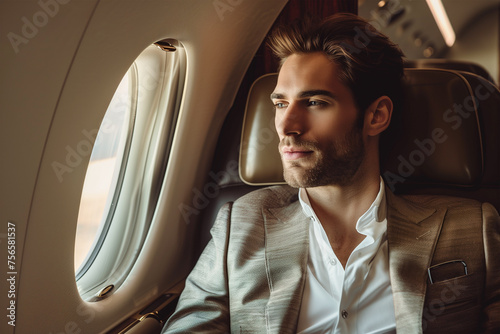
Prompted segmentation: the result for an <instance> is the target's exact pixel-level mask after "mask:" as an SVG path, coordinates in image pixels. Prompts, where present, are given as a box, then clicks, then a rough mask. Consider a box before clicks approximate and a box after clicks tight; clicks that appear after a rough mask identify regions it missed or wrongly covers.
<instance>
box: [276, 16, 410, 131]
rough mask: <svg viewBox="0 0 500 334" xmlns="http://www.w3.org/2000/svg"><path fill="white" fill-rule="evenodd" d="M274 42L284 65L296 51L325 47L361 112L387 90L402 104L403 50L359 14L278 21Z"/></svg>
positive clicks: (394, 101)
mask: <svg viewBox="0 0 500 334" xmlns="http://www.w3.org/2000/svg"><path fill="white" fill-rule="evenodd" d="M268 45H269V47H270V48H271V50H272V51H273V52H274V54H275V55H276V56H277V57H278V58H280V60H281V64H283V63H284V61H285V60H286V59H287V58H288V57H289V56H291V55H292V54H304V53H313V52H323V53H324V54H325V55H326V56H327V57H328V58H329V59H330V60H332V61H334V62H335V63H336V64H338V65H339V68H340V73H341V74H340V80H341V82H342V83H344V84H345V85H346V86H347V87H349V88H350V89H351V92H352V94H353V96H354V99H355V101H356V105H357V107H358V108H359V110H360V114H361V115H363V114H364V111H365V110H366V109H367V108H368V106H369V105H370V104H371V103H372V102H373V101H375V100H376V99H377V98H379V97H380V96H384V95H386V96H388V97H389V98H390V99H391V100H392V101H393V104H394V109H396V110H397V109H399V105H400V103H401V99H402V98H401V95H402V93H401V89H402V88H401V79H402V77H403V53H402V51H401V50H400V49H399V47H398V46H397V45H396V44H394V43H393V42H391V41H390V40H389V38H388V37H387V36H385V35H383V34H382V33H380V32H378V31H377V30H376V29H375V28H374V27H373V26H372V25H371V24H369V23H368V22H367V21H365V20H364V19H362V18H360V17H358V16H357V15H354V14H348V13H339V14H335V15H332V16H330V17H328V18H326V19H324V20H322V21H319V20H314V19H312V18H306V19H304V20H301V21H296V22H294V23H293V24H291V25H281V26H278V27H277V28H275V29H274V30H273V32H272V33H271V35H270V37H269V40H268ZM361 115H360V116H361ZM362 120H363V117H361V122H362Z"/></svg>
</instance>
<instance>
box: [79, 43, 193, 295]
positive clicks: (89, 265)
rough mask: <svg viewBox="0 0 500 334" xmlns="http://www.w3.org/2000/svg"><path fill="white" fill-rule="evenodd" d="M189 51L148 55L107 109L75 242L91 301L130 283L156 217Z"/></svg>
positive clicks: (166, 46) (168, 49)
mask: <svg viewBox="0 0 500 334" xmlns="http://www.w3.org/2000/svg"><path fill="white" fill-rule="evenodd" d="M185 75H186V54H185V50H184V47H183V46H182V44H181V43H179V42H177V41H175V40H172V39H168V40H162V41H159V42H157V43H155V44H154V45H150V46H148V47H147V48H146V49H145V50H143V51H142V52H141V53H140V54H139V55H138V57H137V58H136V59H135V61H134V62H133V64H132V66H131V67H130V69H129V72H128V73H127V75H125V78H124V79H123V81H122V83H121V84H120V86H119V88H118V89H117V90H116V93H115V95H114V97H113V99H112V100H111V103H110V104H109V106H108V110H107V112H106V115H105V117H104V119H103V121H102V124H101V126H100V129H99V131H97V130H96V131H95V134H94V135H95V136H96V137H97V138H96V142H95V145H94V148H93V153H92V156H91V159H90V162H89V166H88V170H87V176H86V179H85V182H84V185H83V192H82V198H81V204H80V212H79V219H78V225H77V239H76V242H75V271H76V275H75V276H76V282H77V286H78V290H79V292H80V295H81V296H82V298H83V299H87V300H90V299H91V298H93V296H94V295H95V294H96V293H98V292H99V291H100V290H101V289H102V288H105V287H106V286H109V285H113V286H114V287H115V288H119V286H120V285H121V284H122V283H123V282H124V281H125V280H126V279H127V277H128V274H129V273H130V271H131V270H132V268H133V266H134V263H135V261H136V259H137V258H138V256H139V254H140V252H141V250H142V247H143V245H144V243H145V242H146V237H147V235H148V232H149V228H150V226H151V223H152V221H153V217H154V216H155V211H156V205H157V202H158V198H159V196H160V192H161V190H162V184H163V181H164V174H165V171H166V169H167V164H168V161H169V154H170V148H171V145H172V142H173V139H174V135H175V129H176V126H177V118H178V115H179V110H180V106H181V102H182V96H183V91H184V78H185Z"/></svg>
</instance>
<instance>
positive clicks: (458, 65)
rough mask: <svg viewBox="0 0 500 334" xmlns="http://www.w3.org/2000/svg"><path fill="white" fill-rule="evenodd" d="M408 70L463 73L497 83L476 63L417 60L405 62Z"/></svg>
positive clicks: (447, 60)
mask: <svg viewBox="0 0 500 334" xmlns="http://www.w3.org/2000/svg"><path fill="white" fill-rule="evenodd" d="M405 67H407V68H440V69H447V70H454V71H463V72H469V73H474V74H477V75H479V76H480V77H483V78H484V79H486V80H488V81H491V82H493V83H494V82H495V80H494V79H493V77H492V76H491V75H490V74H489V73H488V71H486V69H485V68H484V67H483V66H481V65H479V64H476V63H471V62H467V61H460V60H449V59H416V60H407V61H405Z"/></svg>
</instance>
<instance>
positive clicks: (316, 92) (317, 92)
mask: <svg viewBox="0 0 500 334" xmlns="http://www.w3.org/2000/svg"><path fill="white" fill-rule="evenodd" d="M318 95H323V96H328V97H331V98H332V99H336V98H337V97H336V96H335V95H334V94H333V93H332V92H330V91H327V90H323V89H313V90H306V91H303V92H300V93H299V96H298V97H299V98H304V97H311V96H318ZM284 98H285V95H284V94H280V93H272V94H271V100H273V99H284Z"/></svg>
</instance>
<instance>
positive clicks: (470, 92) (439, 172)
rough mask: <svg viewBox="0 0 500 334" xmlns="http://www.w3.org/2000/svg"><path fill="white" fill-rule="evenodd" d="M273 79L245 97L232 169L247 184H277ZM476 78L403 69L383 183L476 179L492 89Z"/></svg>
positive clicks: (473, 182) (385, 147)
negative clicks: (401, 101)
mask: <svg viewBox="0 0 500 334" xmlns="http://www.w3.org/2000/svg"><path fill="white" fill-rule="evenodd" d="M276 80H277V74H268V75H265V76H262V77H260V78H259V79H257V80H256V81H255V82H254V84H253V86H252V87H251V89H250V92H249V96H248V100H247V106H246V111H245V118H244V122H243V131H242V138H241V147H240V164H239V168H240V177H241V179H242V180H243V182H245V183H247V184H250V185H270V184H280V183H284V179H283V169H282V164H281V159H280V155H279V152H278V143H279V140H278V136H277V134H276V131H275V126H274V108H273V105H272V102H271V100H270V94H271V93H272V91H273V90H274V87H275V85H276ZM479 82H480V83H481V85H482V86H476V87H472V86H471V84H470V83H469V81H468V80H467V79H466V77H465V76H464V75H463V74H461V73H460V72H456V71H450V70H439V69H406V70H405V83H404V89H405V105H404V107H403V109H402V110H401V111H395V113H396V112H400V116H401V118H400V119H399V120H397V117H394V122H395V124H392V125H391V126H392V127H394V129H395V130H396V131H395V133H394V134H388V136H387V138H385V139H384V140H383V142H381V156H382V157H384V160H383V161H382V162H381V174H382V175H383V176H384V179H385V180H386V183H388V184H389V185H390V186H391V187H393V186H398V184H403V183H404V184H405V185H408V184H411V183H422V182H426V183H428V184H445V185H453V186H460V187H464V186H465V187H474V186H477V185H478V184H479V183H480V181H481V178H482V175H483V162H484V157H483V145H482V138H481V125H480V116H479V109H480V108H479V104H480V103H481V102H482V101H483V100H484V99H485V97H486V96H491V95H496V96H497V97H498V96H499V92H498V89H496V87H494V86H493V85H492V84H491V83H489V82H488V81H486V80H483V81H479ZM488 85H490V86H488ZM497 160H498V159H497ZM393 190H394V189H393Z"/></svg>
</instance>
